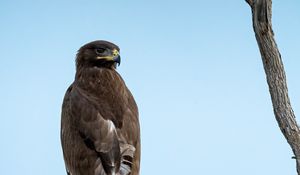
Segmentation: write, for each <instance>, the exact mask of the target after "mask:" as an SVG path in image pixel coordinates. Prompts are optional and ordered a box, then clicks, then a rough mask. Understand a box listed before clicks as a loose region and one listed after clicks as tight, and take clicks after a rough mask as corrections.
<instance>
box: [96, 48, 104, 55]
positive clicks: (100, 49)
mask: <svg viewBox="0 0 300 175" xmlns="http://www.w3.org/2000/svg"><path fill="white" fill-rule="evenodd" d="M95 51H96V53H97V54H103V53H104V52H105V49H104V48H97V49H95Z"/></svg>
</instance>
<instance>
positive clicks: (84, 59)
mask: <svg viewBox="0 0 300 175" xmlns="http://www.w3.org/2000/svg"><path fill="white" fill-rule="evenodd" d="M117 63H118V64H120V56H119V47H118V46H116V45H115V44H113V43H110V42H107V41H94V42H91V43H88V44H86V45H84V46H82V47H81V48H80V49H79V51H78V54H77V58H76V76H75V81H74V82H73V83H72V85H71V86H70V87H69V88H68V90H67V92H66V94H65V98H64V102H63V106H62V116H61V143H62V148H63V154H64V160H65V165H66V169H67V173H68V174H70V175H129V174H130V175H138V174H139V168H140V131H139V130H140V128H139V119H138V109H137V105H136V103H135V101H134V99H133V96H132V95H131V93H130V91H129V90H128V88H127V87H126V85H125V83H124V81H123V79H122V78H121V76H120V75H119V74H118V73H117V71H116V70H115V69H116V66H117Z"/></svg>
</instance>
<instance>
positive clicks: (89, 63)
mask: <svg viewBox="0 0 300 175" xmlns="http://www.w3.org/2000/svg"><path fill="white" fill-rule="evenodd" d="M119 52H120V49H119V47H118V46H117V45H115V44H113V43H111V42H108V41H103V40H97V41H93V42H90V43H87V44H85V45H84V46H82V47H81V48H80V49H79V50H78V53H77V57H76V67H77V69H79V68H84V67H95V66H96V67H106V68H111V69H115V68H116V66H117V64H118V65H120V63H121V57H120V54H119Z"/></svg>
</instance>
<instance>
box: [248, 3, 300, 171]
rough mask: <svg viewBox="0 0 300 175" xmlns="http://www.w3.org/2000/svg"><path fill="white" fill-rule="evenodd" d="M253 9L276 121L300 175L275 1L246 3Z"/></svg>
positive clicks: (299, 143)
mask: <svg viewBox="0 0 300 175" xmlns="http://www.w3.org/2000/svg"><path fill="white" fill-rule="evenodd" d="M246 2H247V3H248V4H249V5H250V7H251V9H252V22H253V29H254V32H255V37H256V40H257V43H258V46H259V50H260V53H261V58H262V61H263V65H264V70H265V73H266V78H267V82H268V86H269V91H270V95H271V99H272V104H273V110H274V114H275V118H276V120H277V122H278V125H279V127H280V130H281V132H282V133H283V135H284V136H285V138H286V140H287V142H288V143H289V145H290V146H291V148H292V150H293V153H294V154H295V156H294V158H295V159H296V163H297V172H298V175H300V129H299V126H298V125H297V122H296V118H295V114H294V112H293V109H292V107H291V103H290V99H289V96H288V88H287V83H286V75H285V71H284V66H283V63H282V60H281V55H280V52H279V50H278V47H277V44H276V41H275V39H274V33H273V30H272V23H271V18H272V0H246Z"/></svg>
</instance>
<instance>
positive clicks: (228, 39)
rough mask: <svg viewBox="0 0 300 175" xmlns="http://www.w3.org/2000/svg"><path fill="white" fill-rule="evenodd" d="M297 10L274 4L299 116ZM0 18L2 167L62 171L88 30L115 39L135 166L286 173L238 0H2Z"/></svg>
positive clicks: (247, 19)
mask: <svg viewBox="0 0 300 175" xmlns="http://www.w3.org/2000/svg"><path fill="white" fill-rule="evenodd" d="M299 8H300V2H299V1H283V0H281V1H279V0H278V1H274V2H273V14H274V15H273V27H274V31H275V34H276V39H277V42H278V46H279V48H280V51H281V54H282V57H283V59H284V63H285V68H286V73H287V77H288V85H289V93H290V97H291V100H292V105H293V108H294V111H295V113H296V115H297V114H298V118H299V117H300V90H299V89H300V81H299V75H300V69H299V66H300V59H299V58H300V52H299V49H300V35H299V31H300V20H299V19H300V11H299ZM0 22H1V29H0V30H1V32H0V48H1V58H0V66H1V68H0V81H1V87H0V90H1V91H0V98H1V100H0V106H1V110H0V116H1V127H0V138H1V144H0V148H1V149H0V174H2V175H16V174H22V175H41V174H43V175H54V174H55V175H64V174H65V170H64V162H63V157H62V151H61V146H60V138H59V130H60V111H61V103H62V99H63V96H64V93H65V90H66V88H67V87H68V85H69V84H70V83H72V81H73V79H74V74H75V64H74V58H75V54H76V51H77V49H78V48H79V47H80V46H81V45H83V44H85V43H87V42H89V41H92V40H97V39H104V40H109V41H112V42H114V43H116V44H118V45H119V46H120V48H121V56H122V64H121V66H120V67H119V68H118V71H119V72H120V74H121V75H122V76H123V78H124V79H125V81H126V83H127V85H128V87H129V88H130V89H131V91H132V93H133V95H134V96H135V99H136V101H137V103H138V106H139V110H140V122H141V132H142V163H141V175H183V174H195V175H198V174H199V175H201V174H204V175H217V174H223V175H241V174H243V175H266V174H272V175H282V174H289V175H291V174H296V170H295V161H294V160H292V159H291V157H292V156H293V154H292V152H291V150H290V147H289V145H288V144H287V143H286V141H285V139H284V137H283V136H282V134H281V132H280V130H279V128H278V126H277V123H276V121H275V118H274V115H273V111H272V106H271V101H270V97H269V92H268V88H267V84H266V81H265V75H264V72H263V67H262V63H261V59H260V54H259V50H258V48H257V44H256V41H255V38H254V33H253V30H252V24H251V11H250V8H249V7H248V5H247V4H246V3H245V2H244V0H234V1H221V0H219V1H199V0H198V1H197V0H185V1H183V0H178V1H171V0H165V1H158V0H153V1H130V0H128V1H116V0H111V1H101V0H97V1H96V0H90V1H84V0H76V1H74V0H72V1H70V0H66V1H59V0H52V1H46V0H40V1H33V0H28V1H15V0H1V2H0ZM298 121H300V120H299V119H298Z"/></svg>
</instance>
